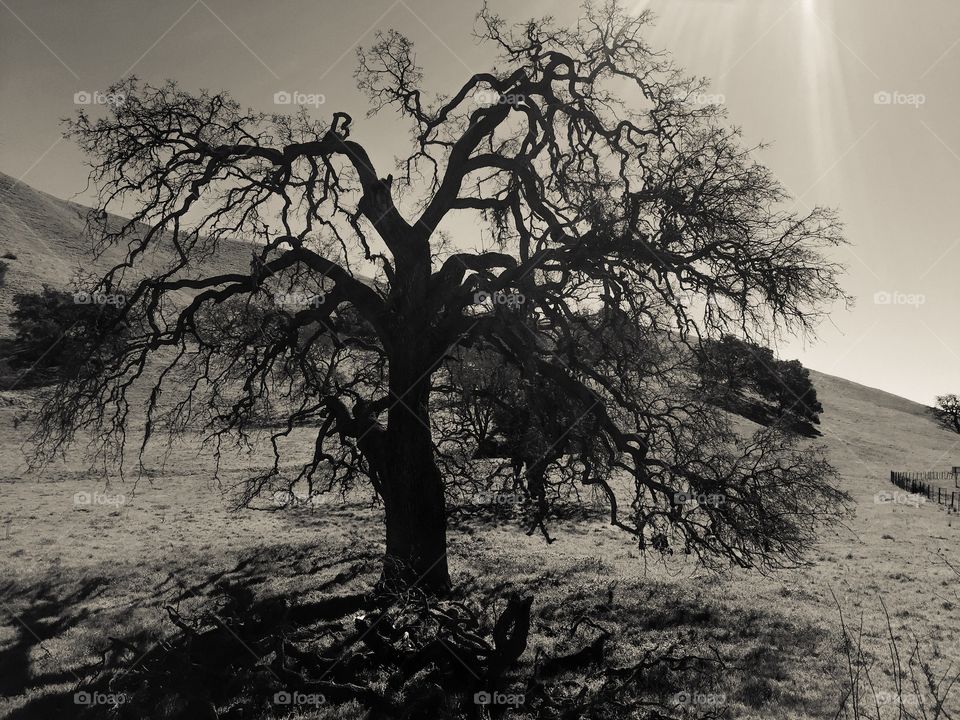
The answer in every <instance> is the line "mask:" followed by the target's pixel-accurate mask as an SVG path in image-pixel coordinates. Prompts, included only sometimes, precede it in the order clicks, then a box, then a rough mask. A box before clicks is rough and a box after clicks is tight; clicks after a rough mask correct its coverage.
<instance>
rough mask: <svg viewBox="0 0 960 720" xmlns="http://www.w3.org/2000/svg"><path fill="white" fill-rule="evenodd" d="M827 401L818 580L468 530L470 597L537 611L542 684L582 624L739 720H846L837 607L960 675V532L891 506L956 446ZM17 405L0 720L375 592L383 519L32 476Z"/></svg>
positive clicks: (6, 528)
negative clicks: (671, 669) (953, 565)
mask: <svg viewBox="0 0 960 720" xmlns="http://www.w3.org/2000/svg"><path fill="white" fill-rule="evenodd" d="M815 380H816V382H817V385H818V393H819V395H820V397H821V398H823V402H824V405H825V408H826V412H825V416H824V420H823V426H822V429H823V432H824V437H823V438H822V441H823V442H825V443H826V444H827V445H828V446H829V447H830V450H831V454H832V457H833V459H834V462H835V463H836V464H837V465H838V467H839V468H840V470H841V471H842V475H843V482H844V489H846V490H847V491H849V492H850V493H851V494H852V495H853V496H854V498H855V500H856V502H857V515H856V517H855V518H854V520H853V521H852V523H851V525H850V527H849V528H838V529H837V530H836V531H835V532H834V533H832V534H831V535H830V536H828V537H825V538H824V541H823V543H822V546H821V547H820V548H819V549H818V550H817V551H816V553H815V555H814V557H813V558H812V560H813V564H812V565H811V566H810V567H808V568H804V569H802V570H798V571H795V572H788V573H780V574H777V575H776V576H773V577H758V576H756V575H755V574H748V573H743V572H732V571H731V572H730V573H728V574H725V575H723V576H716V575H708V574H705V573H702V572H701V571H699V570H698V569H697V568H696V567H693V566H692V565H690V564H688V563H686V562H685V561H684V558H682V557H672V558H669V559H668V560H667V561H666V562H660V561H655V560H654V559H653V558H646V559H644V558H641V557H639V556H638V555H637V553H636V551H635V550H634V549H633V548H632V547H630V546H629V545H628V544H626V542H625V539H624V538H623V537H622V536H621V535H619V534H618V533H617V532H616V531H615V530H613V529H612V528H609V527H607V526H605V525H603V524H602V523H600V522H590V523H587V524H583V523H575V522H569V523H562V525H563V527H562V528H560V527H558V528H557V532H556V533H555V536H556V537H558V541H557V542H555V543H554V544H552V545H549V546H547V545H545V544H544V543H543V541H542V539H541V538H539V537H536V536H534V537H527V536H526V535H524V534H523V533H521V532H518V531H517V529H516V528H515V527H512V526H511V523H510V522H509V521H507V522H501V523H497V524H493V525H490V524H486V523H481V522H479V521H467V522H465V523H462V524H460V525H459V526H458V527H456V528H455V529H454V530H453V532H452V534H451V541H450V547H451V556H452V568H453V571H454V573H455V580H456V582H457V583H458V585H459V586H460V587H461V588H464V589H465V590H468V591H469V592H471V593H474V594H479V595H482V596H487V597H489V598H491V602H492V603H493V604H494V605H495V602H494V599H495V598H496V597H498V595H502V594H503V592H505V590H506V589H508V588H516V589H520V590H523V591H525V592H533V593H534V594H535V595H536V601H535V605H534V632H533V637H532V640H531V644H530V647H529V648H528V651H527V654H526V655H525V656H524V662H525V663H526V664H527V665H528V666H529V665H530V664H532V663H533V662H534V659H535V658H536V657H537V656H538V653H543V654H545V655H551V654H555V653H558V652H569V651H572V650H575V649H577V647H579V646H582V645H584V644H586V643H588V642H589V639H590V638H589V632H585V631H580V632H578V633H577V634H575V635H574V636H573V637H570V636H568V635H567V629H568V628H569V627H570V626H571V624H572V623H573V621H574V620H575V619H576V618H577V617H578V616H579V615H581V614H583V613H589V614H590V615H591V616H592V617H593V618H594V619H595V620H596V621H597V622H598V623H600V624H601V625H602V626H603V627H604V628H607V629H609V630H610V631H611V632H612V633H613V634H612V642H611V644H610V645H609V647H608V657H607V662H609V663H611V664H613V665H624V666H625V665H628V664H630V662H631V660H633V661H636V658H637V657H639V655H640V654H641V653H642V651H643V650H644V649H648V648H651V647H654V646H656V645H657V644H660V643H668V642H673V641H678V642H682V643H683V644H684V646H685V647H691V648H695V649H697V650H698V651H711V652H712V651H713V650H716V651H717V652H718V653H719V654H720V655H721V656H722V657H723V658H724V659H725V661H726V662H727V663H728V671H727V672H726V674H725V676H724V679H723V683H722V686H719V687H715V686H711V687H708V688H698V687H691V688H683V689H685V690H686V691H688V692H691V693H696V692H700V693H704V694H706V693H712V694H713V695H722V696H723V697H725V700H726V702H727V703H728V704H729V705H730V706H731V708H732V712H733V716H735V717H743V718H771V717H777V718H783V717H796V718H820V717H828V716H832V714H833V712H835V710H836V703H837V700H838V698H839V696H840V687H841V677H840V674H839V672H838V668H839V666H840V665H839V664H840V662H841V659H840V655H839V652H840V647H839V635H838V618H837V617H836V615H837V613H836V608H835V607H834V606H833V604H832V603H833V601H832V599H831V591H832V592H833V593H835V594H836V596H837V597H838V599H839V602H840V603H841V606H842V607H843V610H844V613H845V616H846V617H847V618H848V619H849V618H857V619H859V617H860V616H861V614H862V616H863V625H864V628H865V637H864V649H865V652H866V653H868V654H873V655H874V656H875V657H877V658H883V657H885V654H886V644H885V643H886V638H885V633H886V627H885V620H884V618H883V615H882V608H881V605H880V598H883V599H884V600H885V601H886V603H887V605H888V607H889V608H890V610H891V621H892V625H893V631H894V633H895V634H896V635H897V636H899V637H902V638H903V639H904V640H905V641H906V640H909V639H910V638H913V637H916V638H918V639H919V640H920V641H921V643H923V645H924V646H925V647H926V648H928V653H927V655H928V656H930V657H932V659H933V661H934V662H935V663H936V662H940V663H942V664H943V665H944V666H946V665H948V664H949V663H951V662H952V663H954V664H958V663H960V638H958V637H957V628H956V624H955V622H953V621H952V620H953V619H954V618H955V612H956V604H957V603H958V602H960V599H958V597H957V595H958V592H957V591H958V588H957V579H956V576H955V575H954V574H953V573H952V572H951V571H950V570H949V568H947V567H946V565H945V564H944V563H943V562H942V561H941V560H940V558H939V557H938V555H939V554H940V553H953V555H952V556H953V557H955V549H956V546H957V545H956V543H957V532H956V525H955V520H956V518H955V517H954V516H951V515H948V514H947V513H946V512H945V510H944V509H942V508H938V507H936V506H935V505H921V506H920V507H911V506H908V505H896V504H877V503H875V502H874V495H875V494H876V493H877V492H879V491H882V490H889V489H890V488H889V487H888V481H887V470H888V468H889V467H891V466H897V467H916V468H918V469H923V468H924V467H927V466H932V467H943V466H949V465H951V464H952V461H953V457H954V456H951V454H950V453H951V452H952V451H953V447H952V446H953V444H954V442H955V437H954V436H951V435H949V434H948V433H946V432H945V431H943V430H940V429H938V428H937V427H936V426H935V425H934V423H933V422H932V421H930V420H929V418H928V417H927V415H926V414H925V412H924V410H923V408H922V406H919V405H916V404H914V403H910V402H908V401H905V400H902V399H899V398H895V397H893V396H889V395H887V394H885V393H880V392H878V391H875V390H870V389H867V388H862V387H860V386H857V385H854V384H852V383H848V382H846V381H843V380H839V379H836V378H831V377H829V376H825V375H816V376H815ZM4 401H5V406H4V407H3V408H2V409H0V431H2V432H3V436H4V437H5V438H7V442H5V443H4V445H3V446H2V448H0V459H2V462H3V467H4V468H5V471H4V476H3V478H2V479H0V482H2V483H3V497H4V501H5V502H4V510H3V515H2V517H0V523H2V526H0V537H2V547H3V563H4V572H3V578H4V581H3V594H2V603H3V629H2V631H0V642H2V645H0V647H2V653H3V672H2V675H0V676H2V677H3V684H4V693H3V694H4V696H5V697H4V699H3V700H2V701H0V710H2V711H4V712H7V713H10V714H11V715H12V716H13V717H42V716H43V714H42V711H43V708H44V707H45V703H47V702H52V701H53V700H54V699H55V698H57V697H58V696H62V695H64V694H68V695H69V694H71V693H72V692H73V689H74V688H75V686H76V683H77V681H76V677H80V676H82V675H83V674H84V671H85V670H87V669H89V668H90V667H92V666H93V665H94V664H95V663H96V662H97V661H98V660H99V659H100V653H101V652H103V650H104V649H105V648H106V647H107V645H108V637H111V636H112V637H119V638H124V639H125V640H127V641H129V642H131V643H132V644H133V645H134V646H136V647H138V648H139V647H142V648H144V649H146V648H148V647H149V646H150V644H151V643H152V642H153V641H154V638H155V637H157V636H164V635H167V634H169V633H170V631H171V626H170V625H169V623H168V622H167V621H166V618H165V615H164V614H163V613H162V612H161V607H162V606H163V605H164V604H168V603H173V604H178V605H179V606H180V607H182V608H184V609H186V610H189V609H190V608H191V607H197V606H198V604H200V603H202V602H204V599H205V598H207V597H209V596H210V594H211V593H212V592H214V589H215V587H216V586H217V584H218V583H222V582H224V581H228V580H229V581H232V582H235V583H242V584H244V585H245V586H248V587H249V588H250V589H251V590H252V592H254V593H255V594H256V595H257V596H258V597H261V596H262V597H275V596H284V597H287V598H292V599H295V601H297V602H301V601H303V602H306V601H309V600H311V599H316V598H318V597H322V596H324V595H327V594H329V593H330V592H337V593H339V592H348V591H357V590H363V589H365V588H368V587H370V586H371V585H372V583H373V582H374V580H375V578H376V571H377V566H376V556H377V553H378V552H379V549H380V530H379V510H378V509H377V508H374V507H371V506H370V505H369V503H368V502H367V501H366V499H365V498H362V497H354V498H348V499H347V501H346V502H344V503H340V502H339V501H331V502H330V503H329V504H325V505H320V506H315V507H311V508H306V509H305V508H300V509H296V510H290V511H279V512H278V511H270V510H243V511H240V512H237V513H231V512H230V511H229V507H230V494H229V492H226V493H225V491H224V488H221V487H214V486H211V484H210V482H209V480H208V478H209V477H210V476H211V471H212V465H211V461H210V460H209V459H206V458H204V457H203V456H202V455H201V456H198V455H197V446H196V445H194V444H192V443H190V442H186V443H183V444H180V445H178V446H177V447H175V448H174V449H173V451H172V453H171V455H170V457H169V458H168V459H167V461H166V464H165V466H164V467H160V466H159V462H157V463H156V466H155V467H154V469H153V470H152V471H151V472H150V473H149V474H148V476H146V477H144V478H141V479H140V480H139V481H138V482H136V483H133V482H132V481H127V482H124V483H117V482H113V483H110V484H109V485H108V484H104V482H103V481H102V480H98V479H97V478H95V477H93V476H92V475H91V474H90V473H88V472H86V471H85V470H84V468H83V465H82V464H81V463H80V462H79V461H76V460H71V461H68V462H64V463H63V464H62V465H61V466H59V467H56V468H51V469H49V470H48V471H46V472H44V473H43V474H42V475H40V476H32V475H29V474H27V473H26V471H25V470H24V467H23V462H22V458H21V456H20V450H19V447H18V442H17V441H18V440H19V439H21V438H22V437H23V434H24V426H23V424H22V423H21V424H20V426H19V427H18V428H16V429H15V428H14V427H13V426H14V424H15V423H14V420H15V418H17V417H22V416H23V414H24V412H25V403H26V402H27V397H26V396H25V395H21V394H17V393H9V394H6V395H5V397H4ZM299 432H303V433H306V432H308V431H306V430H303V431H299ZM303 447H304V449H305V450H306V449H307V448H309V442H308V441H307V436H306V435H304V436H303ZM294 459H295V458H291V461H292V460H294ZM255 460H256V458H255V457H254V458H245V457H242V456H241V457H236V458H234V459H233V461H232V463H231V464H230V465H229V466H228V467H227V470H226V473H225V476H226V477H227V478H228V479H229V478H231V477H236V478H240V477H242V475H243V474H244V472H245V471H248V470H249V469H250V468H252V467H253V466H254V465H255ZM78 492H88V493H94V492H99V493H104V494H105V495H107V496H108V497H107V498H106V500H108V501H116V498H115V496H116V495H117V494H121V493H122V494H123V495H124V501H123V503H122V504H119V505H116V506H114V505H111V504H92V505H89V506H76V505H75V504H74V495H75V494H76V493H78ZM103 499H104V498H101V500H103ZM949 556H950V555H948V557H949ZM338 575H339V577H340V580H343V582H342V583H340V582H337V583H336V587H335V589H334V588H333V584H332V583H333V582H334V580H335V579H336V578H337V577H338ZM344 578H348V579H346V580H344ZM611 592H612V598H613V600H612V602H609V601H608V599H609V598H610V597H611V596H610V593H611ZM38 712H39V713H40V714H37V713H38ZM518 716H522V715H518Z"/></svg>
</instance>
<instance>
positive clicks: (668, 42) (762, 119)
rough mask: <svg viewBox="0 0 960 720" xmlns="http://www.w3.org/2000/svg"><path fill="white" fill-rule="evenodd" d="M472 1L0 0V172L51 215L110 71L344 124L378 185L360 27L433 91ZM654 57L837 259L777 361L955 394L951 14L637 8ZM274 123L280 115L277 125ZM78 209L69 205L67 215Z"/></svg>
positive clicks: (949, 3) (375, 133)
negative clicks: (335, 115)
mask: <svg viewBox="0 0 960 720" xmlns="http://www.w3.org/2000/svg"><path fill="white" fill-rule="evenodd" d="M490 5H491V7H492V8H493V9H494V10H495V11H496V12H499V13H500V14H502V15H504V16H506V17H508V18H511V19H516V20H521V19H526V18H527V17H531V16H541V15H544V14H552V15H554V16H555V17H556V18H557V19H558V20H559V21H567V22H569V21H571V20H572V18H574V17H575V16H576V14H577V6H576V3H574V2H569V1H567V0H564V1H563V2H548V1H546V0H530V1H528V2H524V3H516V2H507V1H506V0H490ZM479 7H480V3H479V1H478V0H446V1H445V2H442V3H441V2H437V1H436V0H348V1H343V0H323V2H318V1H317V0H278V1H277V2H270V3H265V2H260V1H258V0H229V1H228V0H167V1H165V2H157V0H123V1H120V0H114V1H113V2H110V1H109V0H74V1H72V2H57V1H54V0H0V98H2V102H0V170H2V171H3V172H6V173H7V174H9V175H13V176H14V177H18V178H22V180H23V181H24V182H26V183H29V184H30V185H33V186H34V187H37V188H40V189H41V190H45V191H47V192H49V193H52V194H54V195H57V196H60V197H71V196H74V195H76V194H77V193H78V192H80V191H81V190H82V189H83V187H84V184H85V177H86V171H85V169H84V167H83V165H82V161H81V157H80V155H79V153H78V152H77V151H76V150H75V149H74V148H72V147H71V145H70V143H69V142H68V141H62V140H60V139H59V137H60V124H59V119H60V118H63V117H65V116H68V115H70V114H72V112H73V111H74V110H75V108H76V106H75V104H74V96H75V94H76V93H78V92H88V93H93V92H94V91H97V90H102V89H103V88H105V87H106V86H108V85H109V84H110V83H111V82H113V81H114V80H116V79H118V78H119V77H122V76H124V75H126V74H129V73H135V74H137V75H139V76H140V77H141V78H142V79H144V80H147V81H151V82H160V81H162V80H164V79H168V78H170V79H176V80H178V81H179V82H180V83H181V84H182V85H183V86H185V87H186V88H188V89H198V88H201V87H203V88H210V89H217V90H219V89H225V90H229V91H230V92H231V93H232V94H233V95H234V97H236V98H237V99H238V100H239V101H240V102H241V104H243V105H249V106H252V107H255V108H259V109H262V110H265V111H276V110H277V109H278V108H277V107H276V106H275V105H274V103H273V98H274V93H276V92H279V91H288V92H300V93H304V94H305V95H311V94H312V95H322V96H323V97H324V100H325V103H324V104H323V105H319V106H317V107H315V108H312V109H311V112H315V113H317V114H319V115H320V116H329V115H330V114H331V113H332V112H333V111H334V110H340V109H343V110H346V111H348V112H350V113H351V114H352V115H353V116H354V119H355V123H354V129H353V136H354V137H355V139H357V140H358V141H360V142H362V143H364V144H365V145H367V147H368V148H369V149H370V150H371V153H372V155H373V158H374V160H375V162H376V164H377V165H378V168H379V169H380V172H381V173H382V174H386V173H387V172H390V171H391V170H392V161H393V158H394V156H396V155H401V154H403V152H404V150H405V149H406V146H405V144H404V143H405V141H406V134H405V130H403V129H402V128H401V127H400V126H399V125H397V124H396V123H395V122H394V119H393V118H392V117H389V116H384V117H382V118H375V119H372V120H367V119H365V117H364V112H365V109H366V102H365V100H364V99H363V97H362V96H361V95H360V94H359V93H358V92H357V90H356V88H355V86H354V81H353V68H354V59H355V56H354V50H355V48H356V47H357V45H360V44H366V43H369V42H370V41H371V39H372V37H373V33H374V32H375V31H376V30H377V29H387V28H391V27H392V28H396V29H398V30H400V31H401V32H403V33H405V34H407V35H408V36H410V37H411V38H413V39H414V41H415V43H416V48H417V55H418V59H419V62H420V64H421V65H423V66H424V68H425V75H426V78H425V85H426V87H428V88H430V89H437V90H446V91H452V90H454V89H455V88H456V87H458V86H459V85H460V84H461V83H462V81H463V80H464V79H465V78H466V77H467V76H468V75H469V74H470V73H472V72H475V71H481V70H486V69H488V67H489V66H490V64H491V60H492V56H491V54H490V50H489V48H486V47H484V46H480V45H478V44H477V43H476V42H475V41H474V38H473V36H472V34H471V29H472V27H473V17H474V15H475V13H476V12H477V10H478V9H479ZM631 7H634V8H635V9H636V11H638V12H639V11H640V10H642V9H643V8H646V7H650V8H652V9H653V10H654V11H655V12H656V14H657V16H658V21H657V25H656V26H655V27H654V28H652V30H651V32H650V35H649V37H650V42H651V44H652V45H653V46H655V47H662V48H665V49H668V50H670V51H671V52H672V53H673V54H674V56H675V58H676V59H677V60H678V62H679V63H681V64H682V65H684V66H685V67H686V68H688V69H689V70H690V71H691V73H694V74H698V75H706V76H709V77H711V78H712V79H713V81H714V92H715V93H717V94H719V95H722V96H723V101H724V103H725V105H726V106H727V108H728V111H729V115H730V121H731V122H732V123H734V124H736V125H739V126H741V127H742V128H743V131H744V134H745V137H746V138H747V140H748V141H751V142H756V141H760V140H764V141H770V142H772V143H773V145H772V147H771V148H770V149H769V150H767V151H765V152H764V153H763V155H762V156H761V159H762V160H763V161H764V162H765V163H766V164H767V165H768V166H769V167H770V168H771V169H772V170H773V171H774V172H776V173H777V175H778V176H779V177H780V178H781V180H782V181H783V182H784V183H785V185H786V186H787V187H788V188H790V189H791V190H792V191H793V193H794V195H795V197H797V198H798V202H799V203H800V204H801V206H811V205H815V204H825V205H831V206H834V207H837V208H839V210H840V213H841V217H842V218H843V220H844V222H845V223H846V226H847V235H848V237H849V239H850V240H851V242H852V246H851V247H850V248H849V249H844V250H841V251H839V252H838V255H837V259H839V260H840V261H841V262H843V263H844V264H846V265H847V267H848V273H847V275H846V280H845V287H846V289H847V291H848V292H849V293H850V294H852V295H854V296H855V297H856V303H857V304H856V307H855V308H854V309H853V310H852V311H846V310H844V309H842V308H838V309H837V310H836V312H834V314H833V315H832V318H831V321H830V322H828V323H826V324H824V325H823V326H822V327H821V329H820V332H819V339H818V340H817V341H816V342H815V343H807V344H804V343H802V342H800V341H791V342H786V343H783V344H781V346H780V348H779V351H780V354H781V355H782V356H784V357H799V358H800V359H801V361H802V362H804V363H805V364H806V365H808V366H810V367H813V368H816V369H818V370H822V371H824V372H828V373H832V374H835V375H840V376H843V377H846V378H849V379H851V380H855V381H857V382H861V383H864V384H866V385H871V386H874V387H880V388H883V389H885V390H889V391H891V392H894V393H897V394H899V395H904V396H906V397H909V398H913V399H915V400H919V401H921V402H926V403H930V402H932V400H933V397H934V396H935V395H936V394H940V393H946V392H960V324H958V318H957V310H958V309H960V283H958V273H957V270H958V268H960V228H958V226H957V223H956V221H955V215H956V208H957V207H958V204H960V203H958V200H960V192H958V191H960V123H958V122H957V118H958V117H960V93H958V90H957V88H958V80H960V3H958V2H956V0H912V1H910V2H908V1H907V0H651V2H637V3H636V4H635V5H633V6H631ZM279 109H280V110H282V109H283V108H279ZM77 199H78V200H80V201H82V200H83V199H84V197H83V196H82V195H81V196H80V197H78V198H77Z"/></svg>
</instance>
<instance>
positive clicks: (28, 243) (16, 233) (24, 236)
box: [0, 173, 250, 332]
mask: <svg viewBox="0 0 960 720" xmlns="http://www.w3.org/2000/svg"><path fill="white" fill-rule="evenodd" d="M88 212H89V208H87V207H85V206H83V205H79V204H77V203H73V202H69V201H67V200H61V199H60V198H56V197H54V196H52V195H49V194H47V193H45V192H42V191H40V190H37V189H36V188H33V187H30V186H29V185H27V184H26V183H23V182H18V181H17V180H15V179H14V178H12V177H10V176H8V175H4V174H3V173H0V256H3V255H7V254H12V255H14V256H16V257H15V258H3V261H4V262H6V263H8V265H9V269H8V270H7V274H6V282H5V285H4V287H2V288H0V332H5V331H6V329H7V327H8V320H9V314H10V312H11V310H12V309H13V296H14V295H15V294H16V293H18V292H35V291H37V290H39V289H40V288H41V287H42V286H43V285H49V286H51V287H56V288H64V289H66V288H69V287H70V286H71V284H72V281H73V280H74V279H76V278H77V277H78V274H83V275H90V274H96V275H98V276H99V275H102V274H103V273H104V272H106V271H107V270H108V269H110V268H111V267H114V266H115V265H117V264H119V263H120V262H121V261H122V260H123V259H124V253H125V248H120V247H111V248H108V249H107V250H106V251H105V252H104V253H103V254H102V255H100V256H99V257H96V256H95V255H94V252H93V245H92V240H91V238H90V237H89V235H88V233H87V232H86V231H85V217H86V214H87V213H88ZM171 257H172V255H171V249H170V248H166V247H163V245H161V246H160V247H158V249H157V251H156V252H154V253H151V254H148V255H147V256H146V257H145V258H143V260H142V262H141V263H140V264H139V265H138V268H137V270H138V271H139V272H152V271H154V270H156V269H157V268H160V267H161V266H163V265H164V264H166V262H167V261H168V260H169V259H170V258H171ZM249 265H250V249H249V248H248V247H247V246H246V245H244V244H243V243H240V242H229V243H223V245H222V247H221V250H220V252H218V253H217V255H216V257H214V258H211V259H210V260H207V261H205V262H204V266H205V267H207V268H209V271H210V272H226V271H230V270H237V269H242V268H246V267H249Z"/></svg>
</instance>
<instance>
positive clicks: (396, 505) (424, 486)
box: [381, 361, 450, 593]
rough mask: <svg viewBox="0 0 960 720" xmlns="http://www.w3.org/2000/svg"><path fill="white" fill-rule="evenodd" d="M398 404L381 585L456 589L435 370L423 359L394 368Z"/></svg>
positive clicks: (391, 424)
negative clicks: (433, 431)
mask: <svg viewBox="0 0 960 720" xmlns="http://www.w3.org/2000/svg"><path fill="white" fill-rule="evenodd" d="M390 389H391V392H392V394H393V398H392V399H393V401H394V405H393V407H392V408H391V409H390V411H389V413H388V418H387V432H386V436H385V440H386V447H385V455H386V463H385V468H384V474H385V476H386V477H385V482H384V505H385V508H386V530H387V548H386V556H385V557H384V567H383V576H382V578H381V585H382V586H383V587H384V589H387V590H390V589H394V588H397V587H401V588H402V587H410V586H413V585H415V586H416V587H418V588H422V589H425V590H428V591H430V592H436V593H443V592H446V591H447V590H449V589H450V574H449V571H448V568H447V517H446V506H445V500H444V493H443V482H442V480H441V476H440V471H439V469H438V468H437V465H436V462H435V460H434V455H433V444H432V440H431V435H430V429H429V427H430V417H429V408H428V403H429V397H430V373H429V369H427V370H424V369H423V366H422V363H416V364H415V363H405V362H403V361H397V362H394V363H392V364H391V368H390Z"/></svg>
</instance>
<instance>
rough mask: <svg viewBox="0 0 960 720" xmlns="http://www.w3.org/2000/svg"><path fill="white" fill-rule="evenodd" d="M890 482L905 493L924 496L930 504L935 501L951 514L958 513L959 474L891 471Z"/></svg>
mask: <svg viewBox="0 0 960 720" xmlns="http://www.w3.org/2000/svg"><path fill="white" fill-rule="evenodd" d="M890 482H892V483H893V484H894V485H896V486H897V487H899V488H902V489H904V490H906V491H907V492H912V493H917V494H919V495H924V496H925V497H926V498H927V500H930V501H931V502H932V501H934V500H936V502H937V503H938V504H940V505H946V506H947V509H948V510H950V511H951V512H960V473H956V472H952V471H951V472H941V471H931V472H898V471H896V470H891V471H890Z"/></svg>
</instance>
